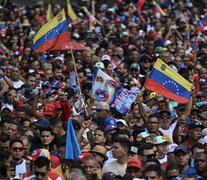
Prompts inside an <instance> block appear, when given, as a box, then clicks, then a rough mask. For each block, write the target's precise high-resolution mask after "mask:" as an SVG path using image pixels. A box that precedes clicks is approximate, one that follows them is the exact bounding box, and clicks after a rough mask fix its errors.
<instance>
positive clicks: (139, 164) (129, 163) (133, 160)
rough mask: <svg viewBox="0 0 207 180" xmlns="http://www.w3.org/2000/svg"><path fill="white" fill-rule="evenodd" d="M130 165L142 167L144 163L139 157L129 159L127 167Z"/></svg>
mask: <svg viewBox="0 0 207 180" xmlns="http://www.w3.org/2000/svg"><path fill="white" fill-rule="evenodd" d="M129 167H137V168H139V169H142V163H141V161H140V160H138V159H130V160H128V161H127V168H129Z"/></svg>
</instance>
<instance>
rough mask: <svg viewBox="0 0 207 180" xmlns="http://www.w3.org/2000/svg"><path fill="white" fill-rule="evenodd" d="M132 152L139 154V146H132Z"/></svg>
mask: <svg viewBox="0 0 207 180" xmlns="http://www.w3.org/2000/svg"><path fill="white" fill-rule="evenodd" d="M130 152H132V153H135V154H137V153H138V148H137V147H135V146H131V149H130Z"/></svg>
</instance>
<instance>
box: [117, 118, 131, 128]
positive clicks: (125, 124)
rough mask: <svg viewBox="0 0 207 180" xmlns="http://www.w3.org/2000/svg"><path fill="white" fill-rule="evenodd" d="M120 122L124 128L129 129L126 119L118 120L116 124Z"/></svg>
mask: <svg viewBox="0 0 207 180" xmlns="http://www.w3.org/2000/svg"><path fill="white" fill-rule="evenodd" d="M118 122H120V123H122V124H123V125H124V126H126V127H128V125H127V123H126V121H125V120H124V119H118V120H117V121H116V123H118Z"/></svg>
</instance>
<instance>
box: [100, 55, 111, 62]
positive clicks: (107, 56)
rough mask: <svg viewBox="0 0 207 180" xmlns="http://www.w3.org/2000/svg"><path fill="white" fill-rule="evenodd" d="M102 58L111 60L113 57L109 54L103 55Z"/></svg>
mask: <svg viewBox="0 0 207 180" xmlns="http://www.w3.org/2000/svg"><path fill="white" fill-rule="evenodd" d="M101 60H102V61H105V60H107V61H111V57H110V56H109V55H103V56H102V57H101Z"/></svg>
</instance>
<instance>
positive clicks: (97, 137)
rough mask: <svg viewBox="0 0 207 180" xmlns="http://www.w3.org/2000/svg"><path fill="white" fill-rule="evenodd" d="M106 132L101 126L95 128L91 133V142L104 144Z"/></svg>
mask: <svg viewBox="0 0 207 180" xmlns="http://www.w3.org/2000/svg"><path fill="white" fill-rule="evenodd" d="M106 135H107V134H106V132H105V131H104V129H103V128H97V129H96V130H95V131H94V134H93V142H94V144H96V145H104V143H105V142H106Z"/></svg>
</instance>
